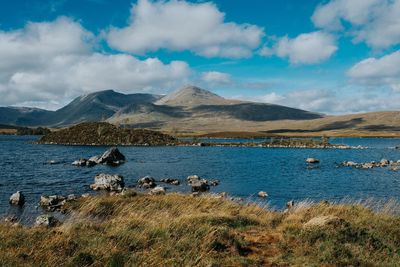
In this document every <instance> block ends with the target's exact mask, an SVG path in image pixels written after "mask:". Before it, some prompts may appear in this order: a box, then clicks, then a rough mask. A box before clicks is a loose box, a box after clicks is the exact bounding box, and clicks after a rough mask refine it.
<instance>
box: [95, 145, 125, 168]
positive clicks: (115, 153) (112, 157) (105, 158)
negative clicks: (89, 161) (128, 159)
mask: <svg viewBox="0 0 400 267" xmlns="http://www.w3.org/2000/svg"><path fill="white" fill-rule="evenodd" d="M124 162H125V156H124V155H123V154H122V153H121V152H120V151H119V150H118V148H116V147H112V148H110V149H108V150H107V151H106V152H104V153H103V155H102V156H101V157H100V158H99V159H98V163H100V164H108V165H120V164H122V163H124Z"/></svg>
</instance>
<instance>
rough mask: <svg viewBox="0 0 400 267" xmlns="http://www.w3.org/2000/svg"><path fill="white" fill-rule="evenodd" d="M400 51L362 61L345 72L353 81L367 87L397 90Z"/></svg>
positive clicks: (399, 71)
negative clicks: (379, 86)
mask: <svg viewBox="0 0 400 267" xmlns="http://www.w3.org/2000/svg"><path fill="white" fill-rule="evenodd" d="M399 66H400V51H396V52H394V53H392V54H389V55H386V56H383V57H381V58H373V57H371V58H367V59H364V60H362V61H360V62H358V63H357V64H355V65H354V66H353V67H351V68H350V70H349V71H348V72H347V75H348V76H349V77H351V78H352V79H353V80H354V81H356V82H360V83H363V84H367V85H389V86H391V87H392V88H393V89H394V90H398V88H399V85H400V68H399Z"/></svg>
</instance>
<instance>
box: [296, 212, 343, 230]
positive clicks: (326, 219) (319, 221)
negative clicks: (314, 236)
mask: <svg viewBox="0 0 400 267" xmlns="http://www.w3.org/2000/svg"><path fill="white" fill-rule="evenodd" d="M341 221H342V220H341V219H340V218H338V217H336V216H333V215H327V216H318V217H314V218H312V219H311V220H309V221H308V222H307V223H305V224H304V227H306V228H309V227H324V226H327V225H335V224H337V223H340V222H341Z"/></svg>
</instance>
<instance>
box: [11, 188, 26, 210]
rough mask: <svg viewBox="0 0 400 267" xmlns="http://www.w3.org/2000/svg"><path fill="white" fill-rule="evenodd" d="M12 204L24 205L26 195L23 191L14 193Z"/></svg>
mask: <svg viewBox="0 0 400 267" xmlns="http://www.w3.org/2000/svg"><path fill="white" fill-rule="evenodd" d="M9 203H10V205H14V206H23V205H24V204H25V196H24V194H22V192H21V191H17V192H16V193H14V194H12V195H11V197H10V201H9Z"/></svg>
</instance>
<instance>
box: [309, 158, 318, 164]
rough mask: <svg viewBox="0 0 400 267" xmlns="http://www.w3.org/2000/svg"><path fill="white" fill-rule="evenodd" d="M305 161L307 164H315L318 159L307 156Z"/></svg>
mask: <svg viewBox="0 0 400 267" xmlns="http://www.w3.org/2000/svg"><path fill="white" fill-rule="evenodd" d="M306 162H307V163H309V164H316V163H319V159H316V158H308V159H306Z"/></svg>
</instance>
